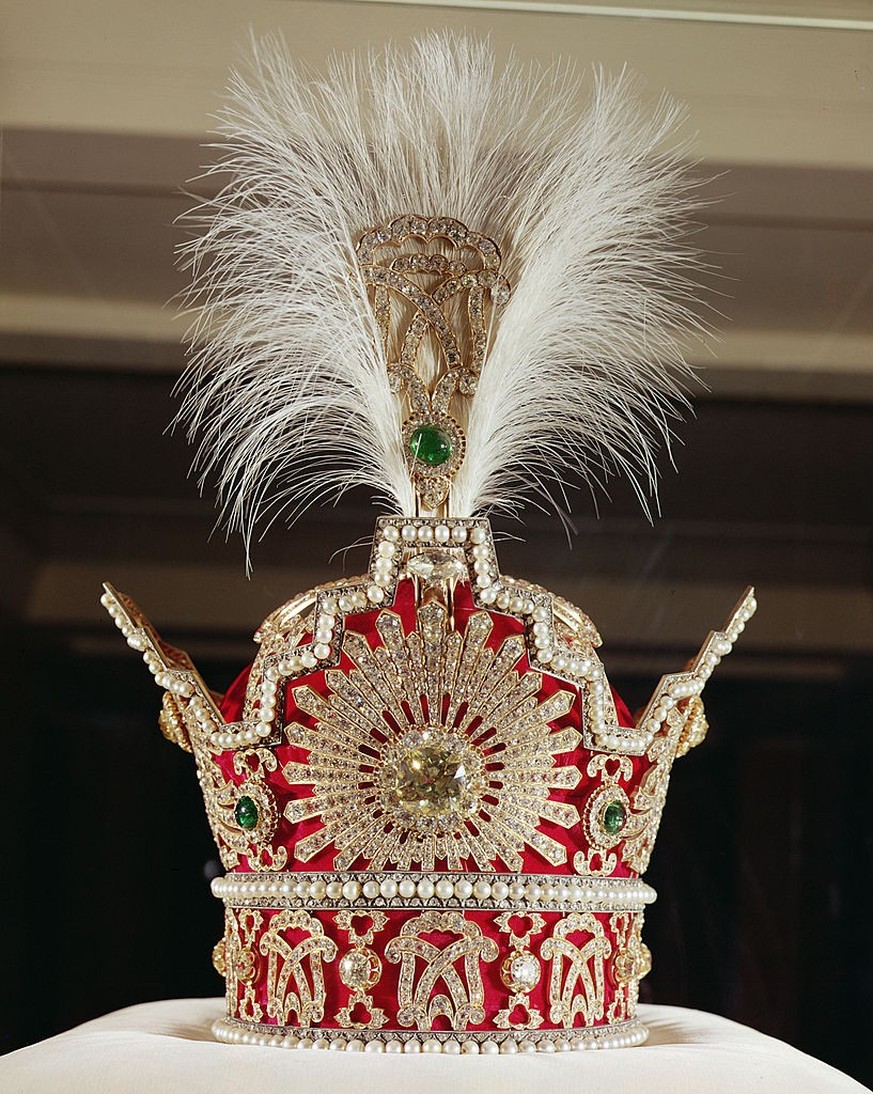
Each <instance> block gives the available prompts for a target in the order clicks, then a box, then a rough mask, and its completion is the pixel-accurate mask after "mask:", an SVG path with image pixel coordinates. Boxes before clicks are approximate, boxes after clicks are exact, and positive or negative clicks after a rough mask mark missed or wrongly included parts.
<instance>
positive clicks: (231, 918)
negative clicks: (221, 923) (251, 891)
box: [224, 908, 264, 1022]
mask: <svg viewBox="0 0 873 1094" xmlns="http://www.w3.org/2000/svg"><path fill="white" fill-rule="evenodd" d="M263 921H264V917H263V916H262V914H261V913H260V912H257V911H254V910H251V909H241V910H239V911H236V912H235V911H234V910H233V909H232V908H228V909H227V910H226V911H225V931H224V964H225V970H226V971H225V975H226V976H227V1004H228V1006H227V1009H228V1014H232V1015H236V1016H237V1017H238V1018H242V1019H243V1020H248V1021H250V1022H260V1020H261V1018H262V1017H263V1013H264V1012H263V1010H262V1009H261V1005H260V1003H259V1002H258V1000H257V996H256V995H255V984H254V981H255V978H256V975H257V972H258V968H259V965H260V961H259V958H258V954H257V952H256V951H255V948H254V946H255V941H256V939H257V936H258V930H259V929H260V927H261V924H262V923H263ZM240 988H242V997H241V998H240V997H239V989H240Z"/></svg>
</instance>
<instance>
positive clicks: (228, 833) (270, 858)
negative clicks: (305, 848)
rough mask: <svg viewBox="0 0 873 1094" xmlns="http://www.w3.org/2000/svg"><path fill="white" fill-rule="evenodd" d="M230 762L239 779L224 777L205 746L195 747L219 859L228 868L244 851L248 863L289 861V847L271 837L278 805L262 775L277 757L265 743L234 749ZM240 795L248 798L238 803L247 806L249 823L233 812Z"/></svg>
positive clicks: (274, 865) (275, 866) (273, 866)
mask: <svg viewBox="0 0 873 1094" xmlns="http://www.w3.org/2000/svg"><path fill="white" fill-rule="evenodd" d="M233 766H234V770H235V771H236V773H237V774H238V775H242V776H243V781H242V782H241V783H239V784H236V783H232V782H230V781H229V780H228V779H226V778H225V776H224V773H223V772H222V770H221V767H220V766H219V764H218V763H217V762H216V760H215V759H214V758H213V757H212V755H211V754H210V753H209V752H208V751H207V750H206V749H202V748H198V749H197V767H198V772H199V775H200V786H201V789H202V791H203V800H204V802H205V804H206V814H207V817H208V818H209V825H210V827H211V829H212V835H213V837H214V838H215V842H216V844H217V846H218V853H219V855H220V857H221V861H222V864H223V865H224V867H225V868H226V869H228V870H232V869H233V868H234V867H235V866H237V865H238V863H239V861H240V859H241V858H242V856H243V855H245V856H246V857H247V858H248V860H249V865H250V867H251V868H252V869H260V870H282V869H284V868H285V866H286V865H287V862H288V851H287V850H286V848H285V847H283V846H281V845H279V846H278V847H275V846H273V844H272V842H271V841H272V838H273V836H274V834H275V832H276V827H277V825H278V822H279V811H278V808H277V806H276V799H275V796H274V794H273V791H272V790H271V789H270V787H269V786H268V785H267V783H266V780H265V778H264V773H265V772H269V771H275V770H276V769H277V767H278V761H277V760H276V757H275V755H274V754H273V753H272V752H271V751H270V750H269V749H267V748H254V749H247V750H246V751H244V752H235V753H234V754H233ZM243 798H247V799H248V802H245V803H243V804H245V805H247V806H248V808H249V816H248V820H249V827H246V828H244V827H243V826H242V824H241V823H240V820H239V817H238V806H239V805H240V801H241V799H243ZM252 822H253V823H252Z"/></svg>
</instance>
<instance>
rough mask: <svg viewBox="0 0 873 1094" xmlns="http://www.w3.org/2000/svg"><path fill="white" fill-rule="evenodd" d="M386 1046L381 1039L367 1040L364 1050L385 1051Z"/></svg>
mask: <svg viewBox="0 0 873 1094" xmlns="http://www.w3.org/2000/svg"><path fill="white" fill-rule="evenodd" d="M384 1051H385V1046H384V1045H383V1044H382V1042H381V1041H367V1043H366V1045H364V1052H384Z"/></svg>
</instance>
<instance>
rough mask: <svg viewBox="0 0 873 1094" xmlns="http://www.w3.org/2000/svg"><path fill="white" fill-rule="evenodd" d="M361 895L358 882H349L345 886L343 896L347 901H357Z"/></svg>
mask: <svg viewBox="0 0 873 1094" xmlns="http://www.w3.org/2000/svg"><path fill="white" fill-rule="evenodd" d="M360 895H361V886H360V883H359V882H357V881H347V882H346V883H345V885H343V896H344V897H345V898H346V900H357V899H358V897H359V896H360Z"/></svg>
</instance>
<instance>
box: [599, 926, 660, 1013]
mask: <svg viewBox="0 0 873 1094" xmlns="http://www.w3.org/2000/svg"><path fill="white" fill-rule="evenodd" d="M609 929H610V931H612V933H613V936H614V937H615V959H614V961H613V964H612V970H613V978H614V980H615V996H614V998H613V1000H612V1003H611V1004H610V1007H609V1011H608V1012H607V1015H606V1017H607V1020H608V1021H609V1022H622V1021H624V1020H625V1019H627V1018H633V1017H634V1015H635V1014H636V1009H637V1002H638V1000H639V983H640V980H642V978H643V977H644V976H646V975H647V974H648V973H649V972H650V971H651V968H652V955H651V953H650V951H649V947H648V946H647V945H646V944H645V942H643V940H642V930H643V913H642V912H616V913H614V914H613V915H612V916H610V919H609Z"/></svg>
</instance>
